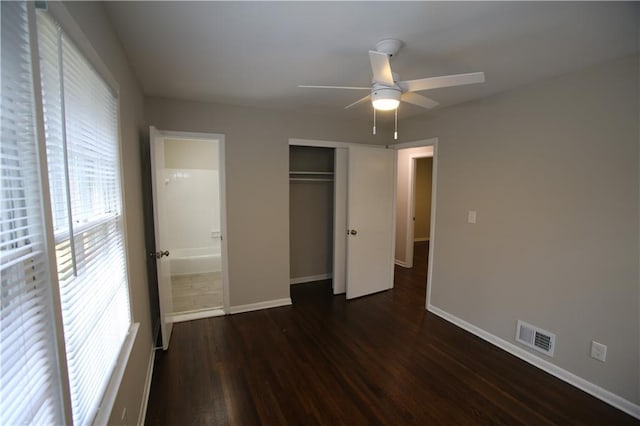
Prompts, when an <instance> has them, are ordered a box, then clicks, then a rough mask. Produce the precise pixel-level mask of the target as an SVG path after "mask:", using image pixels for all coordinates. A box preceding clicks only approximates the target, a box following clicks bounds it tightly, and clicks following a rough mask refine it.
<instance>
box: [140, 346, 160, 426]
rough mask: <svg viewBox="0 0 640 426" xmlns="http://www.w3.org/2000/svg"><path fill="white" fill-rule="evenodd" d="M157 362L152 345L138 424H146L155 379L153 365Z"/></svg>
mask: <svg viewBox="0 0 640 426" xmlns="http://www.w3.org/2000/svg"><path fill="white" fill-rule="evenodd" d="M155 363H156V351H155V347H154V345H153V344H152V345H151V353H150V354H149V362H148V363H147V375H146V377H145V379H144V389H143V390H142V404H141V405H140V412H139V413H138V423H136V424H137V425H144V422H145V420H146V418H147V407H148V405H149V396H150V395H151V380H152V379H153V366H154V365H155Z"/></svg>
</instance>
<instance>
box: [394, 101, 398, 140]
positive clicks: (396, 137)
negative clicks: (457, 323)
mask: <svg viewBox="0 0 640 426" xmlns="http://www.w3.org/2000/svg"><path fill="white" fill-rule="evenodd" d="M395 122H396V123H395V124H396V129H395V131H394V132H393V139H394V140H398V108H396V119H395Z"/></svg>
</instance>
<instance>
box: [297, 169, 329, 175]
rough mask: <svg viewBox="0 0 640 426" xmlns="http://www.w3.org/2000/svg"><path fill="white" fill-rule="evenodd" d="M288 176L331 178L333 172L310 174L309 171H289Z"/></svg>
mask: <svg viewBox="0 0 640 426" xmlns="http://www.w3.org/2000/svg"><path fill="white" fill-rule="evenodd" d="M289 175H331V176H333V172H311V171H295V170H291V171H290V172H289Z"/></svg>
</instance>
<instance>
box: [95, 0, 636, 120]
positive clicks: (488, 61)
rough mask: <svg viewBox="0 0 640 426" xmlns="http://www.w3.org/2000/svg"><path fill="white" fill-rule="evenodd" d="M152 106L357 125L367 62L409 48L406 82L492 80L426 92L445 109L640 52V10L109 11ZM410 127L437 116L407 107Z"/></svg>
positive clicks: (390, 5)
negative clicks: (393, 41) (256, 111)
mask: <svg viewBox="0 0 640 426" xmlns="http://www.w3.org/2000/svg"><path fill="white" fill-rule="evenodd" d="M106 8H107V10H108V13H109V15H110V17H111V20H112V22H113V24H114V27H115V29H116V32H117V34H118V35H119V37H120V39H121V40H122V43H123V45H124V47H125V50H126V52H127V55H128V57H129V59H130V61H131V63H132V65H133V68H134V70H135V72H136V74H137V76H138V79H139V81H140V83H141V84H142V88H143V91H144V92H145V94H146V95H151V96H160V97H167V98H176V99H187V100H198V101H208V102H216V103H223V104H231V105H241V106H251V107H259V108H279V109H297V110H307V111H309V112H314V113H321V114H327V115H336V114H339V115H340V116H343V117H345V118H352V119H357V118H360V117H365V116H366V117H367V118H368V117H369V114H370V112H371V108H370V107H368V106H366V105H362V106H359V107H358V108H354V109H353V110H347V111H345V110H343V107H344V106H345V105H347V104H349V103H351V102H353V101H354V100H356V99H359V98H360V97H362V96H365V95H366V94H367V93H366V92H360V91H338V90H313V89H302V88H298V87H297V86H298V85H299V84H315V85H345V86H347V85H353V86H368V85H369V83H370V81H371V71H370V65H369V59H368V55H367V51H368V50H370V49H372V50H373V49H375V44H376V42H377V41H379V40H381V39H384V38H398V39H400V40H403V41H404V42H405V47H404V48H403V49H402V51H401V52H400V53H399V55H398V56H397V57H395V58H393V59H392V63H391V64H392V68H393V70H394V71H395V72H397V73H399V74H400V78H401V79H402V80H409V79H416V78H422V77H430V76H436V75H443V74H458V73H465V72H475V71H484V72H485V74H486V80H487V82H486V83H485V84H482V85H473V86H463V87H455V88H446V89H438V90H433V91H428V92H421V93H422V94H424V95H426V96H429V97H431V98H433V99H435V100H437V101H439V102H440V103H441V106H440V107H439V108H442V107H446V106H448V105H453V104H456V103H460V102H465V101H469V100H473V99H478V98H481V97H485V96H489V95H492V94H495V93H498V92H501V91H505V90H509V89H512V88H514V87H518V86H522V85H526V84H530V83H532V82H535V81H538V80H542V79H545V78H549V77H551V76H555V75H560V74H564V73H568V72H571V71H574V70H578V69H581V68H585V67H588V66H590V65H594V64H597V63H600V62H604V61H607V60H610V59H613V58H616V57H620V56H624V55H629V54H631V53H633V52H637V51H638V44H639V37H638V27H639V24H640V3H638V2H627V3H604V2H587V3H582V2H581V3H568V2H562V3H553V2H544V3H537V2H526V3H525V2H445V3H441V2H438V3H432V2H348V3H344V2H146V1H139V2H108V3H107V4H106ZM402 108H403V111H402V114H403V116H405V117H406V116H408V115H415V114H425V113H426V114H428V112H427V111H426V110H423V109H421V108H417V107H413V106H406V107H404V106H403V107H402Z"/></svg>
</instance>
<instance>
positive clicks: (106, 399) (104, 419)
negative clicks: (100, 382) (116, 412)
mask: <svg viewBox="0 0 640 426" xmlns="http://www.w3.org/2000/svg"><path fill="white" fill-rule="evenodd" d="M139 328H140V323H138V322H134V323H132V324H131V327H129V333H128V334H127V337H126V338H125V339H124V343H123V344H122V350H121V351H120V356H118V361H117V362H116V366H115V367H114V369H113V373H112V374H111V379H110V380H109V384H108V385H107V390H106V391H105V393H104V396H103V397H102V402H101V403H100V408H98V412H97V413H96V416H95V419H94V420H93V425H96V426H101V425H106V424H107V423H108V422H109V418H110V417H111V411H112V410H113V405H114V404H115V402H116V396H117V395H118V391H119V390H120V383H121V382H122V377H123V376H124V370H125V369H126V368H127V364H128V362H129V356H130V355H131V351H132V350H133V344H134V342H135V341H136V336H137V335H138V329H139Z"/></svg>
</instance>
